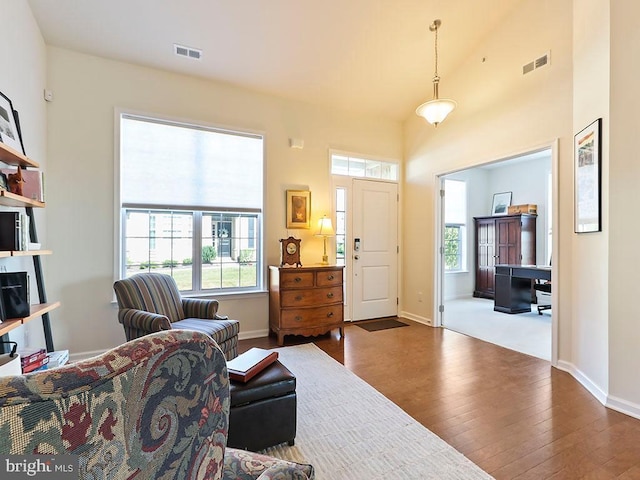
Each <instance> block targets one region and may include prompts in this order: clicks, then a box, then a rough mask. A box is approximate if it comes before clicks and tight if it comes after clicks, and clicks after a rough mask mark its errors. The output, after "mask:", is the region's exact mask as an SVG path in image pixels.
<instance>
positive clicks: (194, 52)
mask: <svg viewBox="0 0 640 480" xmlns="http://www.w3.org/2000/svg"><path fill="white" fill-rule="evenodd" d="M173 51H174V53H175V54H176V55H178V56H180V57H187V58H193V59H194V60H200V59H201V58H202V50H198V49H197V48H191V47H185V46H183V45H178V44H177V43H174V44H173Z"/></svg>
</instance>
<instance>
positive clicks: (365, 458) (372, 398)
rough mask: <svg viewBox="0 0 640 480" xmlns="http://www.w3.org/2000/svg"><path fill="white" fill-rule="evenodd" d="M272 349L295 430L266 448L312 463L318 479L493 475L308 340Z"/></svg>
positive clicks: (470, 479)
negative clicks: (290, 438)
mask: <svg viewBox="0 0 640 480" xmlns="http://www.w3.org/2000/svg"><path fill="white" fill-rule="evenodd" d="M276 350H277V351H278V352H279V360H280V361H281V362H282V363H283V364H284V365H286V366H287V368H289V369H290V370H291V371H292V372H293V373H294V374H295V375H296V382H297V388H296V391H297V396H298V429H297V437H296V443H295V445H294V446H293V447H289V446H287V445H286V444H283V445H279V446H276V447H272V448H269V449H267V450H266V451H265V453H267V454H269V455H273V456H275V457H278V458H283V459H287V460H293V461H297V462H305V463H311V464H312V465H313V466H314V468H315V470H316V479H317V480H383V479H384V480H389V479H396V478H397V479H403V480H411V479H416V480H418V479H419V480H424V479H438V480H454V479H455V480H475V479H491V478H492V477H491V476H490V475H489V474H487V473H486V472H484V471H483V470H481V469H480V468H479V467H478V466H476V465H475V464H474V463H472V462H471V461H470V460H469V459H467V458H466V457H465V456H463V455H462V454H461V453H460V452H458V451H457V450H455V449H454V448H453V447H451V446H450V445H449V444H447V443H446V442H444V441H443V440H442V439H440V438H439V437H438V436H437V435H435V434H434V433H432V432H431V431H429V430H428V429H426V428H425V427H424V426H422V425H421V424H419V423H418V422H416V421H415V420H414V419H413V418H411V417H410V416H409V415H408V414H407V413H406V412H404V411H403V410H402V409H401V408H400V407H398V406H397V405H395V404H394V403H393V402H391V401H390V400H389V399H387V398H386V397H385V396H384V395H382V394H381V393H380V392H378V391H377V390H375V389H374V388H373V387H372V386H370V385H369V384H367V383H366V382H365V381H364V380H362V379H360V378H359V377H357V376H356V375H355V374H354V373H352V372H350V371H349V370H348V369H346V368H345V367H344V366H343V365H342V364H340V363H339V362H337V361H335V360H334V359H332V358H331V357H330V356H329V355H327V354H326V353H324V352H323V351H322V350H321V349H319V348H318V347H316V346H315V345H313V344H305V345H298V346H294V347H283V348H278V349H276Z"/></svg>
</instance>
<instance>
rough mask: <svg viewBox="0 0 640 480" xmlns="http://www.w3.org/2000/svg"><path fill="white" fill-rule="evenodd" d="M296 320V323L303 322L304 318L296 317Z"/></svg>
mask: <svg viewBox="0 0 640 480" xmlns="http://www.w3.org/2000/svg"><path fill="white" fill-rule="evenodd" d="M294 320H295V321H296V322H301V321H302V317H301V316H300V315H296V317H295V318H294Z"/></svg>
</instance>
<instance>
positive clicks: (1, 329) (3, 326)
mask: <svg viewBox="0 0 640 480" xmlns="http://www.w3.org/2000/svg"><path fill="white" fill-rule="evenodd" d="M59 306H60V302H53V303H41V304H38V305H31V312H30V314H29V316H28V317H24V318H8V319H6V320H4V321H3V322H2V323H0V335H4V334H5V333H9V332H10V331H11V330H13V329H14V328H18V327H19V326H20V325H24V324H25V323H27V322H30V321H31V320H33V319H35V318H38V317H41V316H42V315H44V314H45V313H49V312H50V311H51V310H54V309H56V308H58V307H59Z"/></svg>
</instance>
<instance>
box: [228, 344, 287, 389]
mask: <svg viewBox="0 0 640 480" xmlns="http://www.w3.org/2000/svg"><path fill="white" fill-rule="evenodd" d="M277 359H278V352H274V351H271V350H264V349H262V348H255V347H254V348H251V349H249V350H247V351H246V352H245V353H243V354H241V355H238V356H237V357H236V358H234V359H233V360H229V361H228V362H227V370H228V372H229V378H230V379H231V380H236V381H238V382H243V383H244V382H248V381H249V380H251V379H252V378H253V377H255V376H256V375H257V374H258V373H260V372H261V371H262V370H264V369H265V368H267V367H268V366H269V365H271V364H272V363H273V362H275V361H276V360H277Z"/></svg>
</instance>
